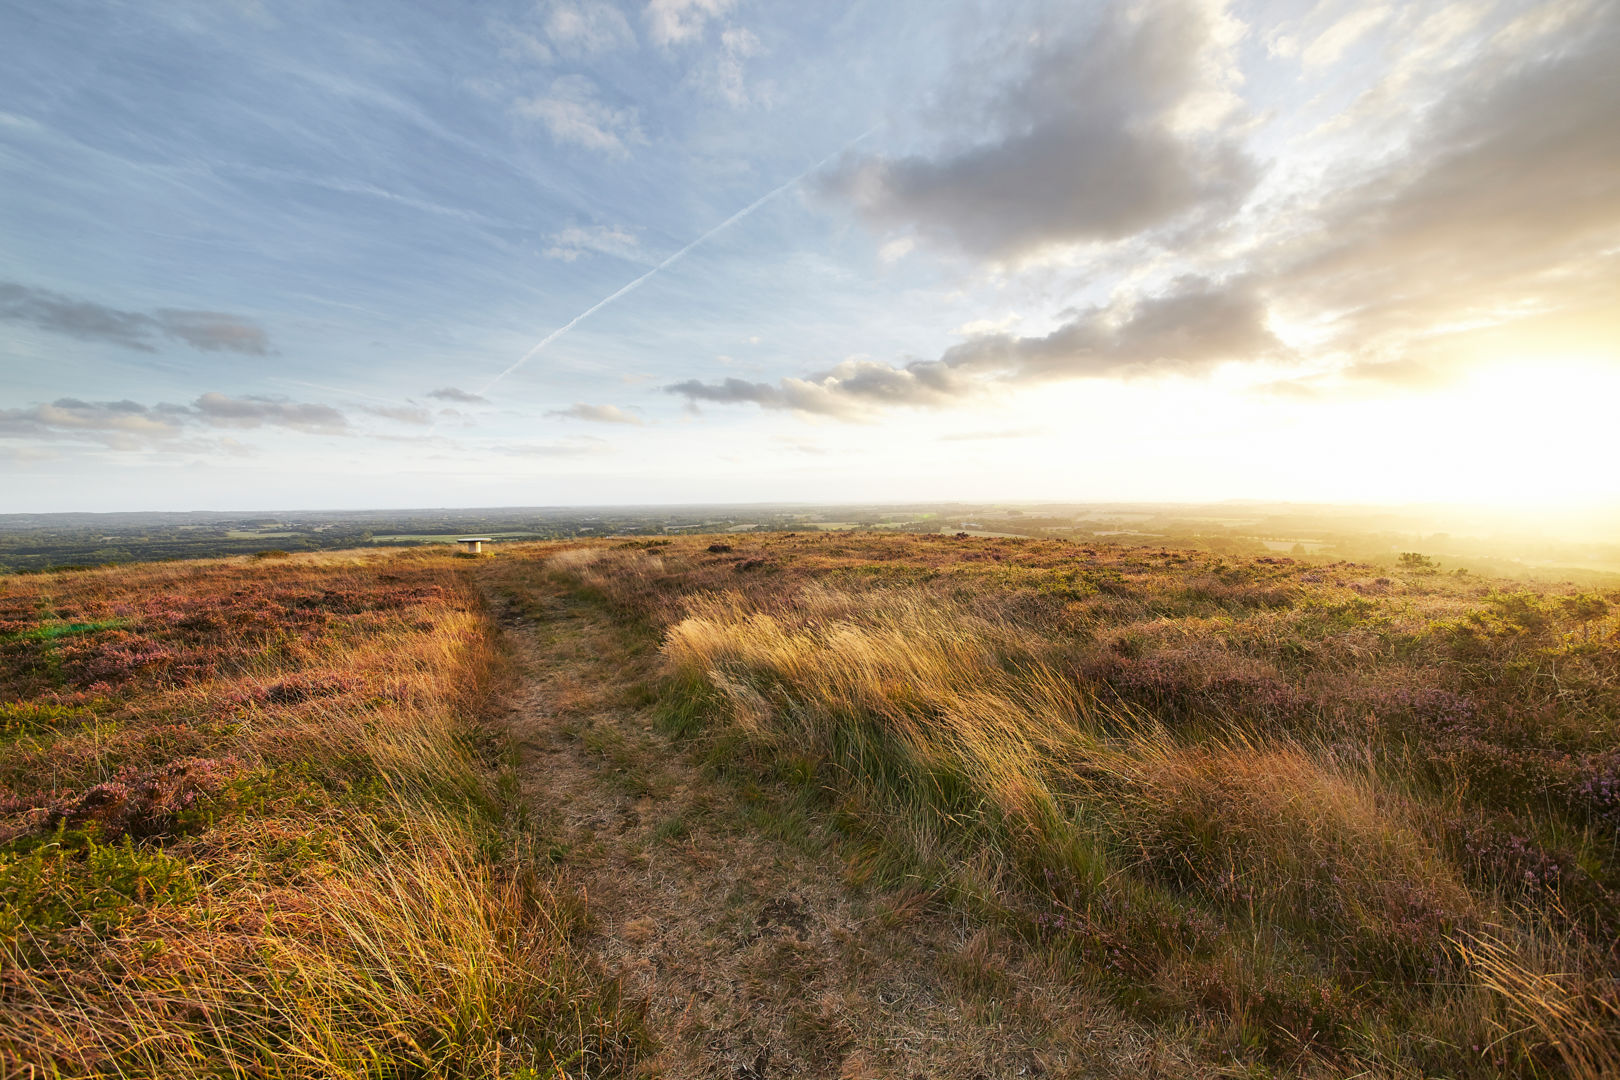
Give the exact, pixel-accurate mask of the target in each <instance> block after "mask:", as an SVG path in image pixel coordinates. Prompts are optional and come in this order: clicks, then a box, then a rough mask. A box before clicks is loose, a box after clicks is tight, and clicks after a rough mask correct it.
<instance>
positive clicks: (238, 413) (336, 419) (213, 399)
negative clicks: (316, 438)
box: [192, 391, 349, 435]
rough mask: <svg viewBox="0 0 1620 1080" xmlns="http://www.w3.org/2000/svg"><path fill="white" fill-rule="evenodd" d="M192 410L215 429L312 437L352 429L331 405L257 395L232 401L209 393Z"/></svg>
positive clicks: (336, 433) (219, 394)
mask: <svg viewBox="0 0 1620 1080" xmlns="http://www.w3.org/2000/svg"><path fill="white" fill-rule="evenodd" d="M192 408H193V409H194V410H196V415H197V416H198V417H199V418H200V419H201V420H202V422H203V423H205V424H208V425H211V426H213V427H231V428H256V427H266V426H268V427H285V428H292V429H293V430H295V431H303V432H306V433H309V434H313V435H342V434H346V433H347V432H348V429H349V421H348V418H346V417H345V416H344V415H343V414H342V413H340V412H338V411H337V410H336V409H334V408H332V406H330V405H316V404H312V403H307V402H298V401H287V400H285V399H282V398H272V397H264V396H261V395H258V394H248V395H247V396H245V397H239V398H233V397H230V396H228V395H225V394H221V393H218V392H217V391H210V392H208V393H206V394H204V395H202V397H200V398H198V399H197V400H196V401H195V402H194V403H193V404H192Z"/></svg>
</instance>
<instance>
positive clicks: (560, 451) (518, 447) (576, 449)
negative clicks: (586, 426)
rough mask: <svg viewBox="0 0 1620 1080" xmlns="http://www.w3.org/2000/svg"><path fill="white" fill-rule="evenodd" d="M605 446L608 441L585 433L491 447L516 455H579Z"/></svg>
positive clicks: (602, 449)
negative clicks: (571, 436)
mask: <svg viewBox="0 0 1620 1080" xmlns="http://www.w3.org/2000/svg"><path fill="white" fill-rule="evenodd" d="M607 448H608V443H607V442H606V441H605V440H603V439H597V438H592V437H591V436H588V435H586V436H580V437H578V438H574V439H569V440H567V441H566V442H550V443H507V444H504V445H501V446H496V447H494V448H493V449H494V450H495V452H496V453H500V454H511V455H514V456H516V457H579V456H581V455H583V454H596V453H601V452H602V451H604V450H606V449H607Z"/></svg>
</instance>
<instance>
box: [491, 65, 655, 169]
mask: <svg viewBox="0 0 1620 1080" xmlns="http://www.w3.org/2000/svg"><path fill="white" fill-rule="evenodd" d="M516 111H517V113H518V114H519V115H520V116H527V117H532V118H533V119H536V120H539V121H540V122H541V123H542V124H544V125H545V126H546V130H547V131H549V132H550V133H551V137H552V138H553V139H554V140H556V141H557V142H559V143H573V144H574V145H576V146H583V147H585V148H586V149H588V150H598V151H601V152H602V153H606V154H615V155H624V154H626V153H628V152H629V151H628V147H627V144H630V143H643V142H646V141H647V140H646V136H645V135H643V134H642V132H641V122H640V119H639V118H638V116H637V114H636V110H635V109H631V108H615V107H614V106H612V105H609V104H607V103H606V102H604V101H602V100H601V99H600V97H598V95H597V89H596V84H595V83H593V82H591V80H590V79H588V78H586V77H585V76H583V75H563V76H560V77H558V78H556V79H553V80H552V83H551V88H550V91H549V92H548V93H547V94H546V95H545V96H543V97H537V98H530V99H529V100H527V101H519V102H518V103H517V105H516Z"/></svg>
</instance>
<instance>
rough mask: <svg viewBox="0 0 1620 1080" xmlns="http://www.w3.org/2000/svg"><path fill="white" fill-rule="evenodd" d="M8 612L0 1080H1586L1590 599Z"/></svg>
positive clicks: (1600, 719)
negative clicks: (79, 1079) (20, 1078)
mask: <svg viewBox="0 0 1620 1080" xmlns="http://www.w3.org/2000/svg"><path fill="white" fill-rule="evenodd" d="M0 590H3V591H0V696H3V704H0V1075H13V1074H15V1075H24V1076H45V1075H62V1076H153V1077H155V1076H215V1075H238V1076H288V1077H291V1076H310V1077H314V1076H323V1077H324V1076H345V1077H350V1076H352V1077H360V1076H379V1077H380V1076H390V1077H393V1076H401V1077H402V1076H464V1077H475V1076H512V1077H540V1076H579V1077H584V1076H589V1077H601V1076H620V1075H623V1076H632V1075H640V1076H668V1077H687V1076H692V1077H696V1076H723V1077H730V1078H733V1080H735V1078H758V1077H766V1076H771V1077H776V1076H782V1077H787V1076H839V1077H851V1078H853V1077H868V1076H870V1077H878V1076H904V1077H911V1076H915V1075H926V1076H952V1077H962V1078H964V1080H965V1078H968V1077H974V1076H986V1077H989V1076H1143V1077H1147V1076H1189V1077H1191V1076H1206V1075H1234V1076H1238V1075H1242V1076H1250V1075H1255V1076H1258V1075H1287V1076H1324V1077H1325V1076H1341V1075H1349V1074H1356V1075H1371V1076H1390V1077H1407V1076H1410V1077H1417V1076H1454V1077H1481V1078H1483V1077H1492V1076H1501V1075H1511V1076H1526V1077H1530V1076H1563V1075H1567V1076H1573V1077H1598V1076H1606V1075H1612V1074H1614V1073H1615V1072H1616V1069H1617V1066H1620V1052H1617V1047H1620V992H1617V989H1616V982H1615V978H1616V975H1617V973H1620V955H1617V952H1616V944H1615V942H1616V940H1617V936H1620V935H1617V931H1620V903H1617V901H1620V855H1617V829H1620V732H1617V730H1616V725H1617V724H1620V617H1617V611H1616V606H1615V602H1616V601H1617V600H1620V597H1615V596H1606V595H1597V594H1593V593H1589V592H1582V591H1580V590H1578V589H1576V588H1574V587H1560V586H1541V585H1538V586H1529V585H1525V584H1522V583H1515V582H1511V581H1503V580H1483V579H1479V578H1476V577H1473V576H1470V575H1467V574H1456V573H1448V572H1446V571H1445V570H1444V568H1438V567H1435V566H1433V565H1430V564H1428V563H1427V561H1426V560H1423V559H1421V558H1416V557H1414V558H1412V559H1409V560H1406V562H1405V563H1404V564H1403V567H1402V569H1400V570H1399V571H1396V572H1388V571H1379V570H1376V569H1372V568H1369V567H1363V566H1357V565H1352V564H1346V563H1331V564H1329V563H1311V562H1308V561H1295V560H1291V559H1289V558H1284V557H1279V556H1265V557H1259V558H1254V557H1247V558H1240V557H1232V556H1227V557H1224V558H1222V557H1220V556H1217V555H1214V554H1211V553H1208V552H1195V551H1182V550H1171V549H1167V548H1158V547H1131V546H1107V545H1100V546H1097V545H1094V546H1090V547H1087V546H1082V545H1079V544H1074V543H1068V542H1062V541H1051V540H1020V539H1007V538H965V539H958V538H952V537H945V536H939V537H921V536H893V535H888V536H885V535H876V534H867V533H853V534H852V533H841V534H829V535H817V536H795V535H792V534H757V535H749V536H743V537H739V536H729V537H683V538H680V539H678V540H673V541H666V540H647V539H637V540H630V541H622V540H621V541H615V540H604V541H595V542H590V543H578V542H563V543H551V544H536V545H522V546H519V545H513V546H508V547H504V548H503V549H502V550H500V551H499V552H498V553H496V554H495V555H494V556H493V557H488V558H484V559H479V560H473V559H457V558H453V557H450V556H447V555H443V554H435V553H431V552H428V551H422V550H418V551H411V552H397V553H388V554H384V553H374V552H367V553H358V554H357V553H348V554H344V553H338V554H322V555H300V556H295V557H293V558H289V559H263V560H227V561H212V562H196V563H173V564H163V565H151V566H134V567H126V568H121V569H116V570H98V571H89V572H83V573H73V574H43V575H29V576H14V577H5V578H0Z"/></svg>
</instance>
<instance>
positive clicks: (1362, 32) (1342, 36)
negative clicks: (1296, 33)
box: [1299, 5, 1391, 68]
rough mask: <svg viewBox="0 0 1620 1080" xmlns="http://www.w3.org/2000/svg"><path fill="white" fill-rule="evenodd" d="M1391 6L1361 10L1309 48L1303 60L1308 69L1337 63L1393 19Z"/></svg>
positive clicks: (1326, 32)
mask: <svg viewBox="0 0 1620 1080" xmlns="http://www.w3.org/2000/svg"><path fill="white" fill-rule="evenodd" d="M1390 14H1391V12H1390V9H1389V7H1388V5H1380V6H1378V7H1363V8H1357V9H1356V10H1355V11H1352V12H1351V13H1350V14H1348V15H1346V16H1345V17H1344V18H1342V19H1340V20H1339V21H1338V22H1336V23H1334V24H1333V25H1332V26H1330V27H1328V28H1327V30H1325V31H1323V32H1322V34H1321V35H1320V36H1319V37H1317V39H1316V40H1315V41H1313V42H1311V43H1310V44H1309V45H1307V46H1305V49H1304V51H1303V52H1302V53H1301V54H1300V57H1299V60H1300V63H1301V64H1303V65H1304V66H1305V67H1306V68H1322V67H1327V66H1328V65H1329V64H1333V63H1336V62H1337V61H1338V59H1339V57H1341V56H1343V55H1344V53H1345V50H1347V49H1349V48H1350V47H1351V46H1352V45H1354V44H1355V43H1356V42H1358V41H1360V40H1361V39H1362V38H1363V37H1365V36H1366V35H1367V34H1368V33H1369V32H1370V31H1372V30H1373V29H1375V28H1376V27H1377V26H1378V25H1379V24H1380V23H1382V22H1384V21H1385V20H1386V19H1388V18H1389V16H1390Z"/></svg>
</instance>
